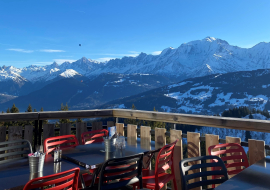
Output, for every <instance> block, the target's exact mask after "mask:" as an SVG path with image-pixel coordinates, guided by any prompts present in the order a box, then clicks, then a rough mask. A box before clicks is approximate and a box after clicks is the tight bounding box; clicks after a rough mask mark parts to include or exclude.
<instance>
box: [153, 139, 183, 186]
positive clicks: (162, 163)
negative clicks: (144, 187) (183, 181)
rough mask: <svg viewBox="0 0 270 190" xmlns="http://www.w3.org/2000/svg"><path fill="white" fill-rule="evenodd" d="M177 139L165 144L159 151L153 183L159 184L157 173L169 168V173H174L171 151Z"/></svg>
mask: <svg viewBox="0 0 270 190" xmlns="http://www.w3.org/2000/svg"><path fill="white" fill-rule="evenodd" d="M177 142H178V139H177V140H176V141H174V142H173V143H171V144H167V145H165V146H163V147H162V148H161V150H160V151H159V153H158V155H157V158H156V164H155V184H159V181H158V180H159V178H158V174H160V173H163V172H165V171H166V170H168V169H170V168H171V174H172V175H174V166H173V151H174V147H175V145H176V143H177Z"/></svg>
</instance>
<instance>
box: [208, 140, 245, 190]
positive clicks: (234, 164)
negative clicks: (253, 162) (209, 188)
mask: <svg viewBox="0 0 270 190" xmlns="http://www.w3.org/2000/svg"><path fill="white" fill-rule="evenodd" d="M217 148H225V149H222V150H218V151H213V149H217ZM208 153H209V155H213V156H220V157H221V160H223V162H224V164H225V167H226V168H227V171H228V175H234V174H238V173H239V172H241V171H243V170H244V168H243V167H245V168H247V167H249V163H248V158H247V155H246V152H245V150H244V149H243V147H242V146H241V145H239V144H237V143H225V144H218V145H213V146H210V147H209V148H208ZM213 161H215V160H213ZM228 161H229V163H228ZM215 169H216V168H215ZM212 170H214V168H213V169H212ZM219 177H220V176H212V178H213V179H216V178H219ZM214 187H215V185H213V188H214Z"/></svg>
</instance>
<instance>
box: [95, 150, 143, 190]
mask: <svg viewBox="0 0 270 190" xmlns="http://www.w3.org/2000/svg"><path fill="white" fill-rule="evenodd" d="M142 159H143V153H141V154H136V155H132V156H128V157H123V158H113V159H110V160H107V161H106V162H105V163H104V164H103V165H102V167H101V168H100V171H99V174H100V175H99V176H100V178H99V183H98V190H108V189H118V188H121V187H123V186H126V185H131V184H134V183H137V182H139V185H140V189H142V188H143V187H142ZM95 178H96V176H95ZM123 178H125V180H124V179H123ZM118 179H120V181H117V180H118ZM93 181H95V179H93ZM108 182H109V183H108Z"/></svg>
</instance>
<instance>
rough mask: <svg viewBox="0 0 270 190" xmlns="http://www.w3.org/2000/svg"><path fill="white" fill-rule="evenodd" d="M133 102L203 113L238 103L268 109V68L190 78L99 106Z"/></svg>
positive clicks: (126, 105)
mask: <svg viewBox="0 0 270 190" xmlns="http://www.w3.org/2000/svg"><path fill="white" fill-rule="evenodd" d="M132 104H134V105H135V106H136V108H137V109H139V110H149V111H151V110H153V108H154V107H155V108H156V109H157V110H158V111H165V112H176V113H194V114H206V115H213V114H220V113H222V112H223V111H224V110H226V109H229V108H234V107H241V106H247V107H249V108H250V109H252V108H256V109H260V110H264V109H267V110H268V111H270V69H260V70H255V71H240V72H232V73H226V74H215V75H208V76H204V77H197V78H190V79H186V80H184V81H181V82H178V83H175V84H172V85H168V86H164V87H161V88H158V89H153V90H150V91H147V92H144V93H141V94H138V95H134V96H131V97H127V98H124V99H119V100H115V101H112V102H109V103H107V104H105V105H103V106H102V107H101V108H117V107H119V106H120V107H121V108H130V107H131V106H132Z"/></svg>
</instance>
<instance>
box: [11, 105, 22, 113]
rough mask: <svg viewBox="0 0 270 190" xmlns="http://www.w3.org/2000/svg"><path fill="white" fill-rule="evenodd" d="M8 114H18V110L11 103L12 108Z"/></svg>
mask: <svg viewBox="0 0 270 190" xmlns="http://www.w3.org/2000/svg"><path fill="white" fill-rule="evenodd" d="M10 112H11V113H19V112H20V110H19V109H18V108H17V107H16V106H15V104H14V103H13V106H12V108H11V110H10Z"/></svg>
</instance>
